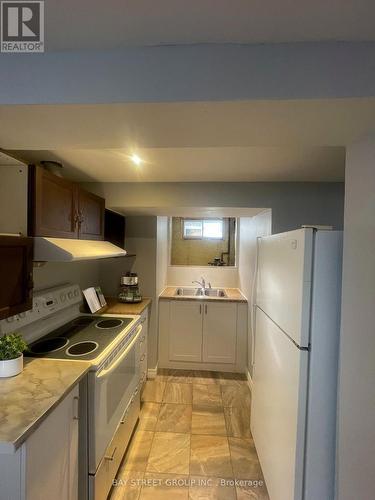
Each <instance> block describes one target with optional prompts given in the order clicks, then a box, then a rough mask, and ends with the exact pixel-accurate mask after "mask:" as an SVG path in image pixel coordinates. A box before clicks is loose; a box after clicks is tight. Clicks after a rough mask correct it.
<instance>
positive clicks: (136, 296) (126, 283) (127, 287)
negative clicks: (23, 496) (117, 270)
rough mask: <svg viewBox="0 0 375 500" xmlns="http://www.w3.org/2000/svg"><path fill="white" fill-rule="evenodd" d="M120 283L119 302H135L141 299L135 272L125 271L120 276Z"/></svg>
mask: <svg viewBox="0 0 375 500" xmlns="http://www.w3.org/2000/svg"><path fill="white" fill-rule="evenodd" d="M120 285H121V286H120V293H119V295H118V300H119V302H128V303H135V302H141V301H142V295H141V293H140V291H139V286H138V276H137V274H136V273H126V275H125V276H122V277H121V280H120Z"/></svg>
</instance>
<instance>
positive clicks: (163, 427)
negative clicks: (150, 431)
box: [156, 403, 192, 433]
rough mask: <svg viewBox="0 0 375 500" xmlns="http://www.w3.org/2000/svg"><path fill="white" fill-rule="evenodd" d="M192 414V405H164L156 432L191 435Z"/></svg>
mask: <svg viewBox="0 0 375 500" xmlns="http://www.w3.org/2000/svg"><path fill="white" fill-rule="evenodd" d="M191 412H192V407H191V405H180V404H174V403H163V404H162V405H161V408H160V413H159V418H158V422H157V425H156V430H157V431H158V432H182V433H189V432H190V431H191Z"/></svg>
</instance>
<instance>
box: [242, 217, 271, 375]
mask: <svg viewBox="0 0 375 500" xmlns="http://www.w3.org/2000/svg"><path fill="white" fill-rule="evenodd" d="M271 227H272V211H271V210H265V211H264V212H262V213H260V214H258V215H256V216H255V217H241V218H240V219H239V259H238V286H239V288H240V289H241V291H242V293H243V294H244V295H245V297H246V298H247V299H248V341H247V347H248V356H247V357H248V370H249V373H250V375H252V325H251V318H252V314H253V311H252V305H251V301H252V291H253V282H254V273H255V260H256V247H257V238H258V237H259V236H267V235H269V234H271V232H272V231H271Z"/></svg>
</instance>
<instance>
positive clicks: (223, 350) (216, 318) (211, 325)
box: [203, 302, 237, 364]
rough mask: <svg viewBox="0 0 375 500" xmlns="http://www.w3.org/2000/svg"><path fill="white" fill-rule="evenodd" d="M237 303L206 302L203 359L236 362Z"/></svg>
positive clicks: (214, 361)
mask: <svg viewBox="0 0 375 500" xmlns="http://www.w3.org/2000/svg"><path fill="white" fill-rule="evenodd" d="M236 338H237V304H235V303H233V302H229V303H226V302H220V303H213V302H210V303H207V302H206V303H205V304H204V319H203V361H207V362H209V363H232V364H233V363H235V362H236Z"/></svg>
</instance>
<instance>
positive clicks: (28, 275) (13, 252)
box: [0, 236, 33, 319]
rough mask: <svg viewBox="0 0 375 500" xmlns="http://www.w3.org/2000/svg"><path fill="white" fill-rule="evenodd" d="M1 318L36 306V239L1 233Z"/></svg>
mask: <svg viewBox="0 0 375 500" xmlns="http://www.w3.org/2000/svg"><path fill="white" fill-rule="evenodd" d="M0 276H1V286H0V319H3V318H7V317H9V316H13V315H15V314H18V313H21V312H23V311H27V310H29V309H31V308H32V305H33V304H32V290H33V240H32V238H23V237H21V236H0Z"/></svg>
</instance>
